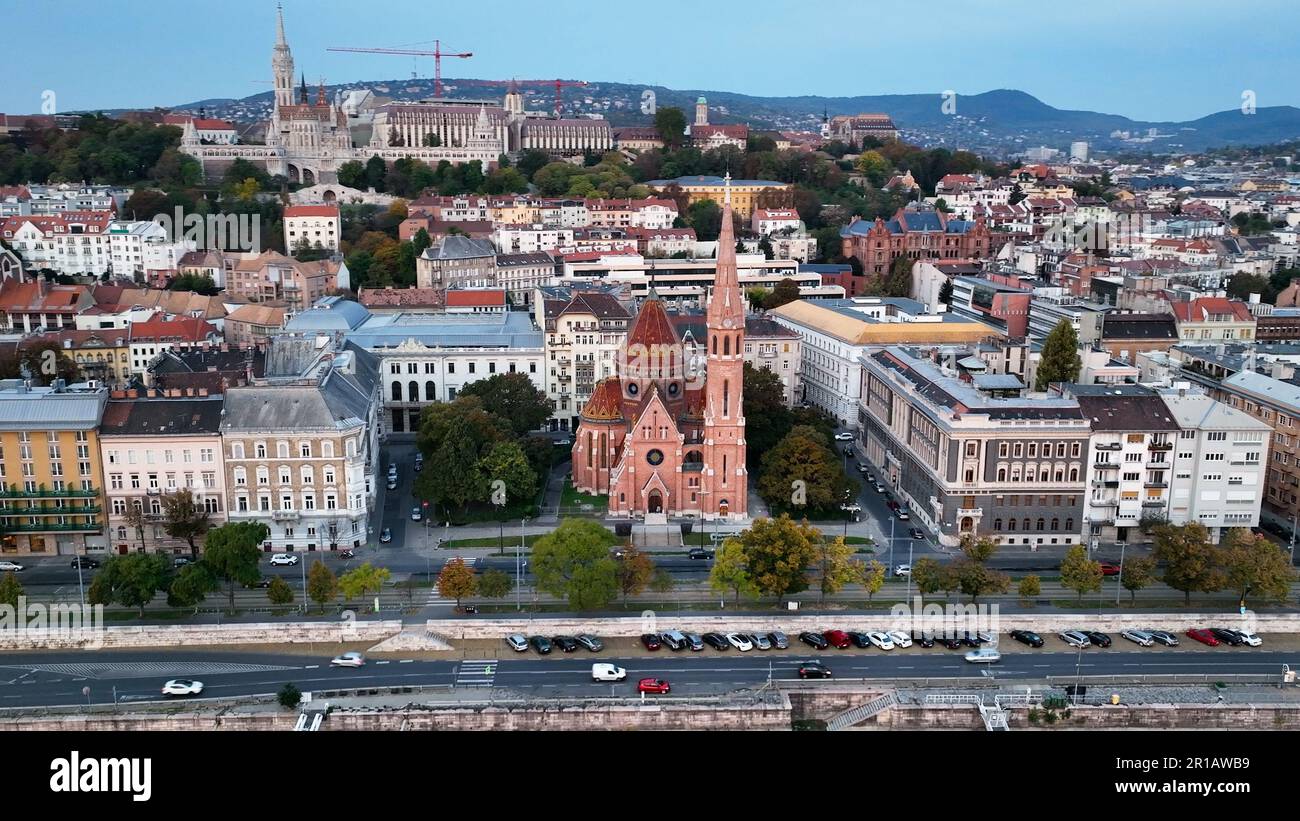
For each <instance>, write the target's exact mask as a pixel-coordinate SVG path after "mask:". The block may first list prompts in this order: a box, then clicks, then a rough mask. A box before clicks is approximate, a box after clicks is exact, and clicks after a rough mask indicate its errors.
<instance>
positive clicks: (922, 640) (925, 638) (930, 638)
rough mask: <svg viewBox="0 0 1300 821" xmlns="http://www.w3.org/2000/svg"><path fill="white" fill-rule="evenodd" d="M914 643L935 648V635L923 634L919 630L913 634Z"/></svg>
mask: <svg viewBox="0 0 1300 821" xmlns="http://www.w3.org/2000/svg"><path fill="white" fill-rule="evenodd" d="M912 641H913V642H915V643H916V644H918V645H920V646H921V647H933V646H934V634H933V633H927V632H922V631H919V630H918V631H916V632H915V633H913V634H912Z"/></svg>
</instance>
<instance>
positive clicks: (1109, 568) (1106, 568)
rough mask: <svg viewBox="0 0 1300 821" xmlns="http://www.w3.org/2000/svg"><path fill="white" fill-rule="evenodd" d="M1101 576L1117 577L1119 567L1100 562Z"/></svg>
mask: <svg viewBox="0 0 1300 821" xmlns="http://www.w3.org/2000/svg"><path fill="white" fill-rule="evenodd" d="M1101 575H1103V576H1118V575H1119V565H1117V564H1111V563H1110V562H1102V563H1101Z"/></svg>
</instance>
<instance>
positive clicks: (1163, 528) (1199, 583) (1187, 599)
mask: <svg viewBox="0 0 1300 821" xmlns="http://www.w3.org/2000/svg"><path fill="white" fill-rule="evenodd" d="M1152 534H1153V535H1154V536H1155V545H1154V548H1153V550H1152V552H1151V555H1152V557H1153V558H1154V559H1155V560H1156V561H1157V562H1160V563H1162V564H1164V566H1165V574H1164V576H1163V577H1162V581H1164V583H1165V584H1167V585H1169V586H1170V587H1172V588H1173V589H1175V590H1180V591H1182V593H1183V603H1184V604H1185V605H1190V604H1191V603H1192V593H1194V592H1197V593H1213V592H1215V591H1216V590H1222V589H1223V586H1224V584H1225V583H1226V582H1227V580H1226V578H1225V577H1224V574H1223V571H1222V569H1221V565H1222V561H1221V559H1220V556H1219V555H1218V554H1219V551H1218V549H1217V548H1216V547H1215V546H1214V545H1213V544H1211V543H1210V535H1209V533H1208V532H1207V531H1206V530H1205V527H1204V526H1203V525H1202V524H1200V523H1199V522H1188V523H1187V524H1183V525H1168V524H1166V525H1159V526H1158V527H1156V528H1154V529H1153V530H1152Z"/></svg>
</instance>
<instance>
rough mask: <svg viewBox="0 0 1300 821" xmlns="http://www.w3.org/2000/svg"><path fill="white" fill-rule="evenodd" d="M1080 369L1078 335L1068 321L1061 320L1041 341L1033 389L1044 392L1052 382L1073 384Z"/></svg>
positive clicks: (1081, 364)
mask: <svg viewBox="0 0 1300 821" xmlns="http://www.w3.org/2000/svg"><path fill="white" fill-rule="evenodd" d="M1082 367H1083V361H1082V360H1081V359H1080V358H1079V335H1078V334H1077V333H1076V332H1075V330H1074V326H1073V325H1071V324H1070V321H1069V320H1067V319H1062V320H1061V321H1060V322H1058V323H1056V327H1055V328H1053V329H1052V332H1051V333H1049V334H1048V335H1047V338H1046V339H1044V340H1043V353H1042V358H1041V359H1040V360H1039V363H1038V377H1037V378H1036V379H1035V380H1034V389H1035V390H1040V391H1045V390H1047V386H1048V385H1050V384H1051V383H1053V382H1073V381H1075V380H1076V379H1078V378H1079V369H1080V368H1082Z"/></svg>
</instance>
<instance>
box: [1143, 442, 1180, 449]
mask: <svg viewBox="0 0 1300 821" xmlns="http://www.w3.org/2000/svg"><path fill="white" fill-rule="evenodd" d="M1173 449H1174V443H1173V442H1152V443H1151V444H1149V445H1147V450H1173Z"/></svg>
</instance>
